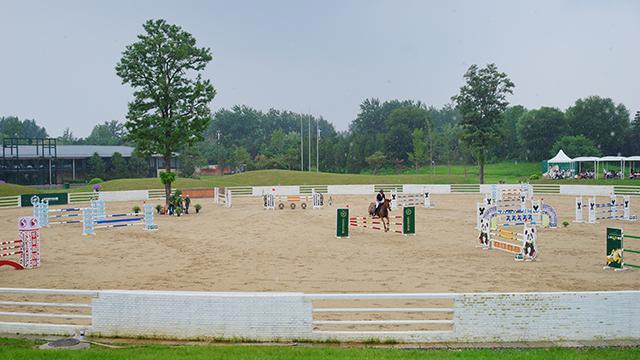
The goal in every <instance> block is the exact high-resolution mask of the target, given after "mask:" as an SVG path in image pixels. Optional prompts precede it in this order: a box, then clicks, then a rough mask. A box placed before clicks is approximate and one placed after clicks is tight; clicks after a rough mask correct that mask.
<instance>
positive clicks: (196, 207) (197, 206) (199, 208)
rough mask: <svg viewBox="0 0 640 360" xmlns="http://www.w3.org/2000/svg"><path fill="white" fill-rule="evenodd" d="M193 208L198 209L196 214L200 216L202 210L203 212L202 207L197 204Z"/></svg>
mask: <svg viewBox="0 0 640 360" xmlns="http://www.w3.org/2000/svg"><path fill="white" fill-rule="evenodd" d="M193 208H194V209H196V214H198V213H199V212H200V210H202V205H200V204H195V206H194V207H193Z"/></svg>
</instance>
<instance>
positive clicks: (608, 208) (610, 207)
mask: <svg viewBox="0 0 640 360" xmlns="http://www.w3.org/2000/svg"><path fill="white" fill-rule="evenodd" d="M596 201H597V200H596V197H595V196H594V197H591V198H589V224H597V223H598V220H627V221H633V220H635V216H631V197H630V196H628V195H627V196H624V197H623V199H622V203H620V202H618V200H617V196H616V195H611V197H610V198H609V202H606V203H597V202H596ZM620 209H622V215H619V214H618V211H619V210H620ZM598 214H603V216H598ZM577 215H578V214H577V208H576V217H577Z"/></svg>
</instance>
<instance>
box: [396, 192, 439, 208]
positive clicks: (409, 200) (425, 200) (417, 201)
mask: <svg viewBox="0 0 640 360" xmlns="http://www.w3.org/2000/svg"><path fill="white" fill-rule="evenodd" d="M399 206H402V207H405V206H422V207H423V208H425V209H428V208H430V207H431V196H430V194H429V192H428V191H425V192H423V193H398V190H397V189H393V190H392V191H391V209H392V210H396V209H397V208H398V207H399Z"/></svg>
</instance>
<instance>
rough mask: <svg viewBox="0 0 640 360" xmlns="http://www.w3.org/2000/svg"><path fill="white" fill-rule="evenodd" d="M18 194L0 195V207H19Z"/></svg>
mask: <svg viewBox="0 0 640 360" xmlns="http://www.w3.org/2000/svg"><path fill="white" fill-rule="evenodd" d="M20 206H22V204H21V203H20V196H19V195H18V196H2V197H0V208H15V207H20Z"/></svg>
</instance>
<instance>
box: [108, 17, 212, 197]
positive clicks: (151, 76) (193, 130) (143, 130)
mask: <svg viewBox="0 0 640 360" xmlns="http://www.w3.org/2000/svg"><path fill="white" fill-rule="evenodd" d="M143 28H144V31H145V33H143V34H141V35H138V41H136V42H134V43H133V44H131V45H128V46H127V47H126V49H125V50H124V52H123V53H122V58H121V59H120V62H118V64H117V65H116V73H117V74H118V76H120V77H121V78H122V83H123V84H128V85H130V86H131V87H133V88H134V93H133V96H134V99H133V101H131V102H130V103H129V111H128V114H127V122H126V123H125V127H126V128H127V130H128V131H129V138H130V139H131V140H133V141H135V143H136V146H137V149H138V151H139V152H140V153H142V154H144V155H151V154H153V153H158V154H162V157H163V159H164V169H165V173H167V176H165V177H163V178H162V179H163V184H164V185H165V195H166V201H167V204H168V202H169V197H170V195H171V183H172V180H173V179H174V178H175V176H170V175H168V173H171V160H172V158H173V156H174V153H175V152H178V151H179V150H180V149H182V148H184V147H186V146H191V145H194V144H195V143H197V142H199V141H201V140H202V139H203V132H204V131H205V129H206V128H207V126H208V124H209V121H210V119H211V110H210V109H209V103H210V102H211V100H213V98H214V96H215V94H216V90H215V89H214V87H213V85H212V84H211V82H210V81H209V80H203V79H202V71H203V70H204V69H205V67H206V66H207V64H208V63H209V62H210V61H211V59H212V58H213V57H212V55H211V50H210V49H209V48H199V47H197V46H196V39H195V38H194V37H193V36H192V35H191V34H189V33H188V32H186V31H184V30H182V28H181V27H179V26H176V25H171V24H168V23H167V22H166V21H165V20H149V21H147V22H146V23H145V24H144V25H143Z"/></svg>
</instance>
